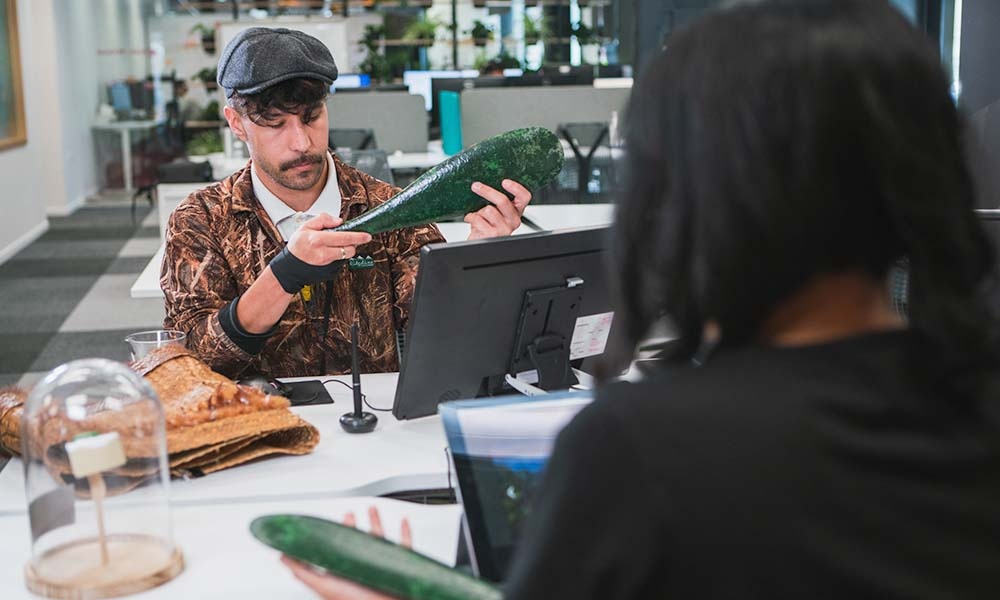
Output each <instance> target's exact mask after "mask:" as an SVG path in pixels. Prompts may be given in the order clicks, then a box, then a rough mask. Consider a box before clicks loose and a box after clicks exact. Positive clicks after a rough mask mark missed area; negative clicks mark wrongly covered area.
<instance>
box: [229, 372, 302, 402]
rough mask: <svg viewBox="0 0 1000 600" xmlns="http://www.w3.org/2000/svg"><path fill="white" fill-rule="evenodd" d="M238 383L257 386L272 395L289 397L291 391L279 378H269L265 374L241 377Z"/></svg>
mask: <svg viewBox="0 0 1000 600" xmlns="http://www.w3.org/2000/svg"><path fill="white" fill-rule="evenodd" d="M236 383H238V384H240V385H245V386H248V387H252V388H256V389H258V390H260V391H262V392H264V393H265V394H270V395H272V396H285V397H287V396H288V394H289V393H291V389H290V388H289V387H288V386H287V385H285V384H283V383H281V382H280V381H278V380H277V379H268V378H267V377H264V376H263V375H254V376H253V377H247V378H245V379H240V380H239V381H237V382H236Z"/></svg>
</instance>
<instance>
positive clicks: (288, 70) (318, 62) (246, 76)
mask: <svg viewBox="0 0 1000 600" xmlns="http://www.w3.org/2000/svg"><path fill="white" fill-rule="evenodd" d="M298 77H305V78H309V79H319V80H321V81H325V82H326V84H327V85H330V84H332V83H333V80H334V79H336V78H337V65H336V64H335V63H334V62H333V56H332V55H331V54H330V50H329V49H328V48H327V47H326V45H325V44H323V42H321V41H319V40H317V39H316V38H314V37H312V36H311V35H307V34H305V33H302V32H301V31H294V30H292V29H285V28H283V27H281V28H277V29H270V28H267V27H250V28H249V29H244V30H243V31H241V32H240V33H239V34H238V35H237V36H236V37H234V38H233V39H232V40H231V41H230V42H229V43H228V44H226V47H225V49H224V50H223V51H222V58H220V59H219V72H218V75H217V76H216V81H217V82H218V83H219V85H220V86H222V89H224V90H225V91H226V98H229V97H231V96H232V95H233V93H234V92H239V93H241V94H257V93H259V92H262V91H264V90H266V89H267V88H269V87H271V86H272V85H275V84H277V83H281V82H282V81H287V80H289V79H295V78H298Z"/></svg>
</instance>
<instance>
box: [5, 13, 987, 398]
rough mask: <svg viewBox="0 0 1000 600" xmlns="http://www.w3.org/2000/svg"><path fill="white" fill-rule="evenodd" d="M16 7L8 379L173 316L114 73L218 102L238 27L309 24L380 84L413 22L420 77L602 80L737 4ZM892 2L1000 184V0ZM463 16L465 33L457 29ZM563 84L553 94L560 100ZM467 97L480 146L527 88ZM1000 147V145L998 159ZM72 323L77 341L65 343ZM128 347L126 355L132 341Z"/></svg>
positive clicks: (612, 93) (471, 136) (528, 119)
mask: <svg viewBox="0 0 1000 600" xmlns="http://www.w3.org/2000/svg"><path fill="white" fill-rule="evenodd" d="M7 1H8V2H10V4H11V6H14V7H16V13H17V38H18V45H19V55H20V62H21V71H22V80H23V84H22V87H23V95H24V108H25V121H26V129H27V143H25V144H23V145H20V146H16V147H13V148H9V149H6V150H3V151H0V180H2V181H3V182H4V190H3V193H2V199H0V205H2V214H3V224H2V226H0V301H2V302H3V304H4V308H5V311H4V313H3V314H4V316H3V320H2V321H0V323H2V325H3V330H2V331H0V336H3V337H2V338H0V345H2V346H4V347H5V348H6V350H0V374H2V375H0V383H13V382H17V381H18V380H20V377H21V375H22V374H24V373H28V372H39V371H41V370H43V369H45V368H50V367H51V366H54V364H52V363H54V361H58V360H61V359H69V358H74V357H76V353H78V352H82V351H84V347H83V344H82V343H81V340H83V339H85V336H82V335H80V334H81V333H82V332H94V331H104V332H107V331H112V329H114V328H111V329H109V328H110V325H101V326H100V327H98V328H88V327H87V326H85V322H86V321H87V319H89V318H90V317H87V316H86V315H84V314H83V313H84V312H86V311H89V310H93V311H98V312H100V311H102V310H103V311H104V313H105V314H106V315H110V314H113V313H117V314H118V315H129V314H132V315H134V316H135V319H133V320H132V321H128V322H123V324H122V325H121V327H118V328H117V329H129V328H131V329H134V328H136V327H140V326H142V325H149V326H155V325H156V324H157V323H156V318H157V317H158V313H157V312H156V311H155V310H154V309H153V308H149V307H155V305H156V303H157V301H155V300H141V301H140V300H135V299H132V298H129V297H128V295H127V292H126V287H127V286H125V283H126V282H130V281H132V280H134V279H135V276H136V274H137V273H138V272H139V271H140V270H141V267H142V266H143V265H145V264H146V263H147V262H148V261H149V260H150V259H151V258H152V256H153V254H154V252H155V250H156V247H157V245H158V240H157V239H156V238H157V235H156V233H157V232H156V229H155V225H156V218H155V214H154V212H155V210H154V211H153V212H147V211H148V209H147V208H146V205H145V202H144V201H141V202H140V205H139V207H138V208H139V210H138V213H137V214H136V215H135V217H134V218H133V217H132V215H131V214H130V213H129V210H128V204H129V200H130V196H131V194H122V193H119V192H116V191H115V189H114V188H115V186H120V185H121V180H122V173H121V169H120V166H119V168H118V169H117V170H116V169H115V167H114V163H115V161H116V160H117V161H118V163H119V165H120V163H121V162H122V157H121V156H120V155H116V154H115V153H116V152H117V139H118V138H117V137H116V136H115V135H109V134H107V132H103V133H102V132H100V131H95V129H94V123H95V115H96V114H97V112H98V108H99V106H100V105H101V104H110V103H112V100H113V98H112V97H110V96H109V86H110V85H111V84H112V83H113V82H121V81H129V80H134V81H142V80H143V79H145V78H153V79H156V80H158V81H159V80H160V79H162V78H168V77H170V78H175V79H180V80H183V81H185V83H186V84H187V86H188V87H189V88H190V89H189V91H188V94H187V100H188V101H189V102H191V103H194V104H196V105H197V107H198V108H199V109H202V108H203V107H204V106H207V105H208V103H209V102H210V101H211V100H212V99H217V98H218V96H217V92H214V91H213V90H210V89H208V86H205V84H204V82H202V81H201V79H199V78H198V72H199V71H200V70H202V69H206V68H209V69H210V68H211V67H213V66H214V64H215V63H216V61H217V60H218V53H219V51H220V50H221V45H222V43H224V39H226V36H227V35H229V36H231V35H233V32H234V31H236V30H237V28H238V27H242V26H249V25H278V24H280V23H282V22H295V23H301V22H307V23H308V24H309V25H310V27H313V28H315V30H316V31H318V32H322V31H326V30H327V29H329V28H330V27H339V28H340V29H339V30H338V31H339V32H340V33H338V34H337V35H341V37H342V38H343V39H341V40H340V42H338V43H340V46H339V48H340V50H338V52H341V53H342V54H343V55H344V56H343V57H342V59H341V60H342V63H343V64H346V68H342V69H341V70H342V72H344V73H345V82H350V81H352V77H355V76H357V75H361V74H364V71H366V70H368V71H369V72H371V73H372V74H373V75H375V78H376V79H379V76H378V72H377V69H376V70H375V71H373V70H372V64H371V61H368V63H367V64H366V63H365V60H366V59H367V58H369V55H368V50H367V49H366V47H365V41H366V38H365V35H366V31H369V32H370V31H371V29H366V27H369V26H372V27H374V28H378V27H383V28H384V31H382V33H381V34H380V37H377V39H374V42H373V43H374V47H375V48H377V51H378V53H379V54H380V56H382V57H383V58H386V57H387V58H390V59H391V58H392V57H393V56H396V55H394V54H393V47H394V46H393V43H394V41H393V38H392V37H391V36H393V35H401V36H403V37H405V36H406V35H407V34H406V32H407V31H417V30H418V29H416V28H411V29H407V27H409V26H410V25H409V24H412V23H413V22H415V21H421V20H424V21H426V20H432V21H436V22H438V24H437V26H436V27H435V32H434V40H433V41H432V42H427V43H425V44H423V45H422V46H421V47H419V48H417V49H416V50H413V51H411V53H410V55H409V59H408V60H410V61H411V62H413V63H414V64H410V65H406V66H407V67H409V68H414V67H415V68H416V69H417V70H420V68H421V67H423V68H425V69H433V70H438V69H452V70H462V71H468V70H472V71H473V72H474V71H475V69H476V67H480V68H482V67H484V66H485V65H484V64H483V63H484V59H490V58H495V57H499V56H501V55H509V56H510V57H512V59H513V60H514V61H515V62H516V63H517V66H518V68H519V69H521V70H523V71H526V72H527V71H531V70H532V69H536V68H540V67H541V68H545V67H549V68H550V70H549V71H548V72H549V73H558V69H557V68H556V67H567V68H572V69H576V70H579V69H581V68H582V69H584V70H587V69H588V68H593V65H597V66H596V68H595V69H594V71H595V72H597V74H598V77H600V76H601V75H602V70H604V69H607V70H608V71H609V72H613V74H614V75H617V76H620V75H628V74H630V73H629V72H631V73H632V74H638V73H639V72H640V70H641V65H642V63H643V59H644V57H646V56H649V55H650V54H651V53H653V52H656V51H657V50H658V49H659V48H661V47H663V46H665V45H669V38H670V35H671V33H672V32H673V31H675V30H676V29H677V28H679V27H682V26H683V25H684V24H685V23H687V22H689V21H690V20H691V19H693V18H695V17H697V16H698V15H700V14H702V13H703V12H704V11H705V10H708V9H711V8H712V7H714V6H716V5H718V4H721V2H720V0H561V1H556V0H552V1H545V2H541V3H539V2H525V1H524V0H512V1H511V0H456V1H455V2H453V1H452V0H420V1H417V0H411V1H410V2H409V3H403V4H406V5H407V6H406V7H404V8H398V7H395V8H394V7H393V6H392V5H393V4H396V5H398V4H400V3H399V2H388V1H383V2H380V3H379V4H380V5H383V6H380V7H374V8H373V7H372V6H371V5H372V4H373V3H372V2H371V1H370V0H356V1H355V0H352V2H350V3H349V4H348V5H347V11H348V16H347V17H344V16H343V10H344V3H343V2H338V1H337V0H325V1H305V0H303V1H291V0H268V1H254V2H249V1H240V2H231V1H225V2H223V1H219V2H211V1H202V2H189V1H184V0H7ZM892 2H893V3H894V4H895V5H896V6H897V7H898V8H899V9H900V10H901V11H902V12H903V13H905V14H906V15H907V17H908V18H910V19H911V20H913V21H914V23H916V24H917V26H919V27H921V28H922V29H924V30H925V31H926V32H927V33H928V35H929V36H930V38H931V39H932V40H934V41H935V43H936V44H938V46H939V47H940V48H941V54H942V60H943V62H944V63H945V65H946V66H948V67H949V68H950V67H952V66H953V65H955V64H958V65H959V68H958V71H957V72H956V74H955V77H954V80H955V83H956V85H955V90H954V91H955V94H956V96H957V98H958V101H959V102H960V104H961V105H962V106H963V107H964V108H965V109H966V111H967V112H968V113H969V114H970V116H972V122H973V126H974V128H975V130H976V131H977V133H978V134H979V139H980V141H981V143H982V145H983V147H984V151H983V152H984V153H983V154H982V160H981V161H980V162H981V163H982V164H983V165H985V166H984V169H983V171H984V173H988V174H992V176H994V177H996V176H997V175H996V174H997V173H1000V169H996V168H990V165H992V164H995V161H996V160H997V159H996V157H997V156H1000V108H997V106H998V100H1000V67H998V66H997V65H1000V36H998V35H996V29H997V27H998V24H1000V3H998V2H996V1H994V0H892ZM234 6H235V8H236V12H235V15H234ZM527 21H532V23H533V24H532V25H528V24H527ZM452 22H454V23H455V25H456V26H455V27H454V29H452V28H450V27H449V24H450V23H452ZM477 22H479V23H481V24H484V25H485V26H486V27H488V28H489V29H490V30H491V33H490V34H489V36H488V37H487V38H486V39H484V40H482V41H483V44H482V45H479V43H478V42H477V40H476V39H475V38H474V34H473V30H474V29H475V26H476V23H477ZM400 23H402V24H400ZM542 23H544V24H545V26H544V29H545V31H542V32H540V35H541V36H542V37H544V38H546V39H544V40H542V43H528V42H529V41H531V40H528V39H526V38H525V36H526V34H528V33H530V32H529V31H527V30H526V29H530V27H536V29H537V26H538V25H539V24H542ZM200 25H204V26H205V27H207V28H208V29H211V30H213V31H215V32H216V35H217V36H219V39H217V40H216V45H217V46H218V47H215V48H207V47H206V46H205V44H204V41H203V40H202V39H201V33H202V31H201V29H200V28H199V26H200ZM580 25H584V26H586V27H588V28H589V30H590V31H589V34H588V32H587V31H585V30H581V29H579V26H580ZM392 31H396V32H397V33H392ZM400 31H402V32H403V33H398V32H400ZM536 34H539V32H537V31H536ZM323 35H327V34H323ZM329 35H331V36H334V37H336V36H335V35H334V34H329ZM585 35H590V38H589V39H590V41H589V43H580V42H581V40H582V39H583V37H584V36H585ZM396 41H398V40H396ZM585 41H586V40H585ZM368 42H372V38H370V37H369V38H368ZM411 42H412V40H411ZM456 59H457V61H458V62H457V63H456V62H454V61H455V60H456ZM376 67H377V65H376ZM350 71H356V72H357V73H350ZM399 71H400V65H398V64H395V65H391V69H390V71H389V72H387V74H385V73H384V74H383V75H385V78H384V81H381V80H380V81H381V83H384V84H385V85H386V89H392V90H394V91H384V92H379V93H383V94H387V95H386V96H385V97H386V98H389V96H388V94H400V95H403V96H404V100H403V101H404V102H405V94H406V93H407V91H408V90H407V89H406V88H405V87H404V86H401V85H400V84H402V81H401V79H400V78H399V77H398V75H399ZM574 72H575V71H574ZM618 79H622V77H618ZM161 83H162V82H161ZM393 86H395V87H393ZM401 87H402V89H400V88H401ZM558 87H559V86H556V87H553V88H551V92H552V93H559V92H558V90H557V88H558ZM163 89H166V86H165V84H164V87H163ZM560 89H564V90H570V91H568V92H566V93H568V94H569V97H570V98H572V97H576V98H577V99H578V100H581V101H580V102H576V103H575V104H579V105H595V104H596V105H600V111H601V114H608V113H611V112H614V111H615V110H617V109H619V108H621V107H623V106H624V103H625V101H626V99H627V95H628V89H627V88H623V89H612V90H601V89H598V88H597V86H578V87H576V88H574V89H570V88H560ZM546 93H548V92H546ZM464 94H465V95H466V96H467V97H466V98H465V99H464V100H463V102H465V103H467V104H466V107H467V109H466V114H463V115H462V121H463V124H464V126H465V131H466V133H467V139H466V145H468V143H469V142H470V141H475V140H476V139H479V138H481V137H484V136H486V135H489V134H491V133H494V132H492V131H488V130H486V129H483V128H482V127H481V125H482V123H483V120H482V119H480V120H479V121H478V122H477V123H472V124H469V123H467V122H466V121H468V120H469V119H470V118H471V117H470V114H475V112H476V111H477V110H478V111H480V112H483V111H490V110H494V108H495V107H496V106H499V105H507V104H510V103H505V102H503V101H502V99H503V94H511V95H512V96H510V97H515V96H517V94H518V92H517V91H516V90H514V89H511V88H505V89H486V88H484V89H476V90H471V91H466V92H465V93H464ZM358 98H360V96H358V95H352V94H339V93H338V94H335V95H334V98H333V100H332V102H341V103H342V106H343V107H344V109H343V111H342V112H341V114H349V113H348V108H349V104H350V103H351V102H354V103H355V104H357V102H358ZM498 99H499V100H498ZM159 100H160V101H161V102H158V103H157V104H156V106H155V107H153V108H154V111H158V110H160V109H161V106H162V100H163V98H160V99H159ZM361 102H362V104H363V103H364V101H363V100H362V101H361ZM601 103H604V104H601ZM418 104H419V102H418ZM419 110H420V109H419V108H417V112H418V113H419ZM512 110H515V113H516V111H522V112H521V114H522V115H523V118H522V119H521V122H519V117H518V114H512V116H511V115H508V116H507V117H505V118H506V119H509V121H506V120H505V121H504V122H503V123H501V124H500V125H502V128H510V127H516V126H519V125H528V124H536V123H537V124H542V125H544V126H549V127H554V126H555V122H552V123H549V121H552V120H553V119H554V117H551V116H546V115H544V114H542V112H537V113H536V112H534V111H531V109H530V108H529V107H522V108H519V109H512ZM334 112H337V111H334ZM152 116H153V117H154V119H155V118H156V117H157V116H162V115H152ZM421 118H423V117H418V118H417V119H416V120H418V121H419V120H420V119H421ZM195 120H196V119H192V121H195ZM433 121H434V118H428V121H427V125H429V128H426V129H425V123H424V122H419V124H418V129H422V130H423V131H424V133H426V134H427V135H428V137H429V138H430V139H433V138H434V137H436V136H440V130H435V126H439V125H440V124H435V123H434V122H433ZM347 125H349V124H348V123H345V124H342V125H341V126H347ZM500 125H498V126H500ZM209 127H210V128H211V127H212V125H209ZM214 127H215V129H216V130H218V126H217V125H215V126H214ZM394 129H398V128H394ZM383 137H385V136H384V135H383ZM188 141H190V140H188ZM383 141H384V142H385V143H389V144H390V145H391V144H392V143H395V142H393V141H391V140H383ZM422 143H423V142H422V141H421V142H420V144H422ZM420 144H418V145H420ZM407 150H409V148H407ZM989 150H992V151H993V152H994V153H995V154H994V155H990V154H987V153H986V152H987V151H989ZM109 165H110V166H109ZM572 177H573V176H572V175H570V178H572ZM569 184H570V185H572V181H570V182H569ZM993 189H994V190H995V189H1000V186H995V187H994V188H993ZM161 201H162V198H161ZM983 205H984V206H989V207H995V206H997V205H1000V197H998V196H996V195H995V192H992V191H991V192H990V195H987V196H986V197H984V200H983ZM43 236H44V237H43ZM144 239H145V241H143V240H144ZM33 243H34V244H33ZM19 253H20V254H19ZM102 278H103V283H101V284H99V281H101V280H102ZM46 280H47V282H46ZM116 286H117V287H116ZM119 296H120V297H119ZM88 298H89V300H88V301H87V302H85V303H84V304H83V305H80V303H81V302H84V300H85V299H88ZM144 303H145V304H144ZM73 315H77V316H76V317H74V316H73ZM139 315H142V316H139ZM118 333H119V332H117V331H115V332H114V333H113V334H112V333H101V334H99V335H98V334H92V338H93V340H105V341H102V342H99V343H98V342H97V341H95V342H94V344H93V345H92V346H91V349H92V350H93V352H94V354H96V355H101V354H102V353H103V354H104V355H107V354H108V353H111V352H112V350H111V348H112V344H118V339H117V336H118ZM56 334H60V335H62V334H73V335H72V336H69V337H64V338H62V339H61V340H57V339H56ZM11 336H13V337H11ZM74 336H75V337H74ZM15 338H16V339H15ZM73 339H75V340H76V341H75V342H74V341H72V340H73ZM60 348H61V349H62V350H59V349H60ZM117 351H118V352H119V353H123V352H124V346H121V347H118V348H117Z"/></svg>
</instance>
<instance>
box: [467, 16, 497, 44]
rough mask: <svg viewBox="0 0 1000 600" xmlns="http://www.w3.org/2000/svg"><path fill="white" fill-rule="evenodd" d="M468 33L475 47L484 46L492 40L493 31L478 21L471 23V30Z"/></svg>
mask: <svg viewBox="0 0 1000 600" xmlns="http://www.w3.org/2000/svg"><path fill="white" fill-rule="evenodd" d="M469 33H470V34H471V35H472V41H473V43H475V44H476V45H477V46H485V45H486V42H488V41H490V40H492V39H493V30H492V29H490V28H489V27H487V26H486V23H483V22H482V21H480V20H479V19H476V20H475V21H473V22H472V29H471V30H470V31H469Z"/></svg>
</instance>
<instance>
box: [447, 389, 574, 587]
mask: <svg viewBox="0 0 1000 600" xmlns="http://www.w3.org/2000/svg"><path fill="white" fill-rule="evenodd" d="M592 399H593V395H592V392H569V393H564V394H549V395H546V396H542V397H541V399H538V397H535V398H525V397H516V396H507V397H505V398H487V399H481V400H462V401H458V402H447V403H445V404H442V405H441V423H442V424H443V425H444V432H445V437H446V439H447V440H448V450H449V451H450V454H451V459H452V464H453V466H454V471H455V475H456V477H455V479H456V480H457V482H458V485H457V486H455V487H456V489H457V492H458V500H459V502H460V503H461V504H462V521H463V524H464V525H465V526H464V527H463V529H464V532H465V541H466V546H467V547H468V550H469V560H470V562H471V563H472V571H473V574H475V575H476V576H477V577H481V578H483V579H486V580H488V581H492V582H494V583H502V582H503V580H504V579H505V578H506V576H507V573H508V572H509V570H510V565H511V562H512V559H513V557H514V555H515V553H516V552H517V548H518V546H519V545H520V543H521V539H522V537H523V534H524V527H525V523H526V522H527V521H528V518H529V517H530V515H531V512H532V510H533V509H534V508H535V507H534V503H535V499H536V498H537V496H538V492H539V490H540V489H541V483H542V480H543V476H544V472H545V466H546V464H547V463H548V460H549V456H550V455H551V453H552V448H553V446H554V445H555V441H556V437H557V436H558V435H559V432H560V431H561V430H562V429H563V428H564V427H565V426H566V424H567V423H569V422H570V421H571V420H572V419H573V417H575V416H576V415H577V413H579V412H580V410H582V409H583V408H584V407H586V406H587V405H588V404H589V403H590V402H591V400H592Z"/></svg>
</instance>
